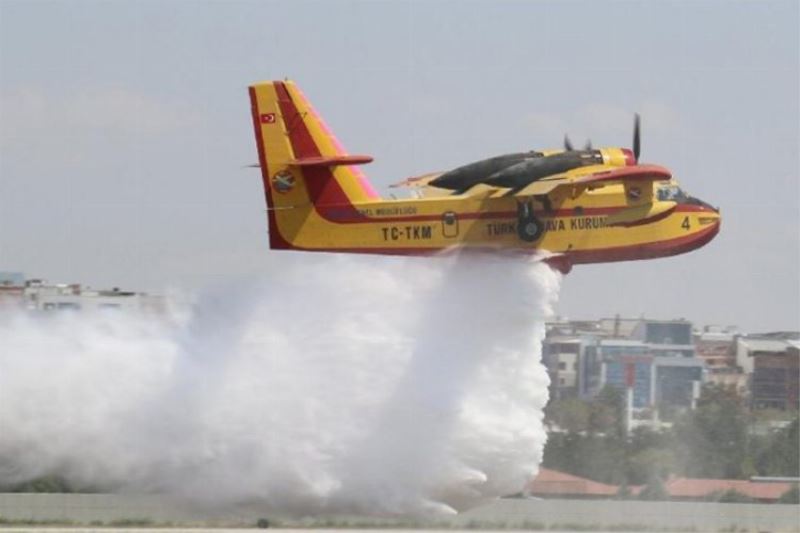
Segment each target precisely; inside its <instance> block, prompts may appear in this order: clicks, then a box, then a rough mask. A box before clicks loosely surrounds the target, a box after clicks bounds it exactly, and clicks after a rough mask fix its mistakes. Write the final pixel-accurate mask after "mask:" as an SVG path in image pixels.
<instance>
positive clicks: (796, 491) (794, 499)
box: [778, 483, 800, 503]
mask: <svg viewBox="0 0 800 533" xmlns="http://www.w3.org/2000/svg"><path fill="white" fill-rule="evenodd" d="M778 503H800V488H799V487H798V485H797V484H796V483H795V484H794V485H793V486H792V488H791V489H789V490H787V491H786V492H784V493H783V494H781V497H780V498H778Z"/></svg>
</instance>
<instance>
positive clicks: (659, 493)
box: [639, 476, 669, 501]
mask: <svg viewBox="0 0 800 533" xmlns="http://www.w3.org/2000/svg"><path fill="white" fill-rule="evenodd" d="M639 499H640V500H653V501H663V500H669V492H667V488H666V487H665V486H664V482H663V481H662V480H661V478H660V477H658V476H653V477H651V478H650V480H649V481H648V482H647V485H645V487H644V488H643V489H642V492H640V493H639Z"/></svg>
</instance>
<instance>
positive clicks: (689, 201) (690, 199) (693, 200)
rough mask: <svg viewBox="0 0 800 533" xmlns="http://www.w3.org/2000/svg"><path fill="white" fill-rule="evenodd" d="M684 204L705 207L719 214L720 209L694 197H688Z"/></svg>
mask: <svg viewBox="0 0 800 533" xmlns="http://www.w3.org/2000/svg"><path fill="white" fill-rule="evenodd" d="M684 203H687V204H689V205H699V206H700V207H704V208H706V209H708V210H709V211H714V212H715V213H719V208H718V207H714V206H713V205H711V204H709V203H706V202H704V201H703V200H701V199H700V198H695V197H694V196H689V197H687V198H686V200H685V202H684Z"/></svg>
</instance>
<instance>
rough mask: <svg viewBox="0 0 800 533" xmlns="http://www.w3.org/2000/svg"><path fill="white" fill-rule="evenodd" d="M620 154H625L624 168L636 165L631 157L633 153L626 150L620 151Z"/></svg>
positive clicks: (634, 159)
mask: <svg viewBox="0 0 800 533" xmlns="http://www.w3.org/2000/svg"><path fill="white" fill-rule="evenodd" d="M622 153H623V154H625V165H626V166H629V167H630V166H633V165H635V164H636V158H635V157H633V152H632V151H630V150H628V149H627V148H623V149H622Z"/></svg>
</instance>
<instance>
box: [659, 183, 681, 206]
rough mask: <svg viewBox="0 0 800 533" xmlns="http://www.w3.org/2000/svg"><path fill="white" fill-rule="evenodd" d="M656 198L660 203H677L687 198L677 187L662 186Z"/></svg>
mask: <svg viewBox="0 0 800 533" xmlns="http://www.w3.org/2000/svg"><path fill="white" fill-rule="evenodd" d="M656 196H657V198H658V199H659V200H660V201H662V202H667V201H673V202H679V201H681V200H685V199H686V198H688V195H687V194H686V193H685V192H683V191H682V190H681V188H680V187H678V186H677V185H662V186H661V187H659V188H658V191H657V193H656Z"/></svg>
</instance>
